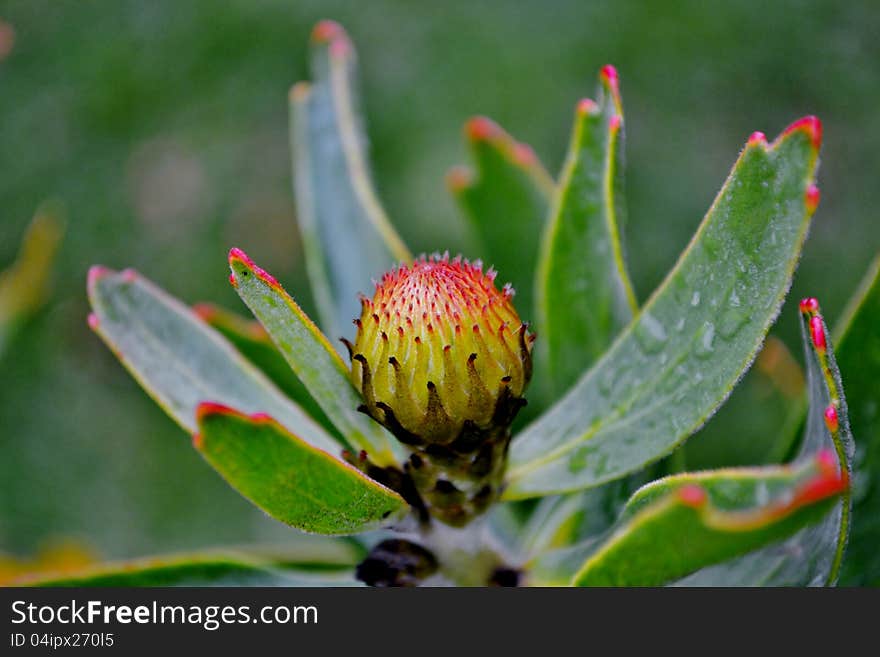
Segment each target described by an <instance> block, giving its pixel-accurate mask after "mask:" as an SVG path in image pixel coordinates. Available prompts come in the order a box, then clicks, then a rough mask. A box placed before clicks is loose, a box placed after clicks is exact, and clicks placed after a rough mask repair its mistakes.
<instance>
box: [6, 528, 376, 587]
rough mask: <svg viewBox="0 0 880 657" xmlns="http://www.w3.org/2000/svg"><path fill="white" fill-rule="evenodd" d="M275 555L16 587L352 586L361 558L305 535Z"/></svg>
mask: <svg viewBox="0 0 880 657" xmlns="http://www.w3.org/2000/svg"><path fill="white" fill-rule="evenodd" d="M309 538H310V539H319V540H308V541H302V538H300V541H299V542H303V543H304V545H303V546H293V547H292V548H291V547H285V548H283V549H280V550H278V551H277V552H272V551H266V550H254V549H250V550H247V549H241V550H236V549H224V550H212V551H207V552H202V553H194V554H179V555H168V556H159V557H151V558H144V559H134V560H131V561H123V562H117V563H105V564H99V565H95V566H89V567H86V568H84V569H82V570H80V571H77V572H74V573H69V574H64V575H60V576H52V575H48V576H47V575H35V576H30V577H22V578H20V579H18V580H16V581H15V582H14V584H15V585H17V586H89V587H96V586H100V587H108V586H352V585H356V584H357V582H355V580H354V578H353V577H352V573H353V567H354V565H355V564H356V563H357V561H358V560H359V559H360V558H361V557H362V555H361V554H360V551H359V550H358V549H357V548H356V547H355V546H353V545H351V544H350V543H346V542H344V541H342V540H340V539H331V538H327V537H309Z"/></svg>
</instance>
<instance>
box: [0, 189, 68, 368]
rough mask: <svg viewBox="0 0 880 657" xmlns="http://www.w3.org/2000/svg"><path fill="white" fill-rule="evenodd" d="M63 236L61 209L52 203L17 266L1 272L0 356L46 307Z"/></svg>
mask: <svg viewBox="0 0 880 657" xmlns="http://www.w3.org/2000/svg"><path fill="white" fill-rule="evenodd" d="M63 234H64V221H63V219H62V215H61V211H60V209H59V208H58V207H57V206H56V205H55V204H52V203H46V204H44V205H42V206H41V207H40V208H39V209H38V210H37V213H36V214H35V215H34V218H33V219H32V220H31V223H30V225H29V226H28V228H27V231H26V232H25V234H24V237H23V238H22V240H21V246H20V248H19V252H18V257H17V258H16V259H15V262H13V263H12V264H11V265H10V266H9V267H8V268H7V269H5V270H3V271H2V272H0V353H2V352H3V349H4V348H5V346H6V343H7V342H8V340H9V338H10V337H11V335H12V334H13V332H14V331H15V330H16V329H17V328H18V326H19V325H20V324H21V323H22V322H23V321H25V320H26V319H27V318H28V317H29V316H31V315H32V314H33V313H35V312H36V311H37V310H39V308H40V307H41V306H42V305H43V303H45V301H46V298H47V297H48V295H49V275H50V273H51V269H52V263H53V261H54V260H55V253H56V251H57V250H58V245H59V243H60V242H61V237H62V236H63Z"/></svg>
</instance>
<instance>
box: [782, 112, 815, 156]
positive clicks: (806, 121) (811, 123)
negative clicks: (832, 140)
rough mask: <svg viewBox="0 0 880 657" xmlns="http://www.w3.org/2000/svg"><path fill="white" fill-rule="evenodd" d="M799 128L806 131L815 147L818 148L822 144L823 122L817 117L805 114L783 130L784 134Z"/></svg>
mask: <svg viewBox="0 0 880 657" xmlns="http://www.w3.org/2000/svg"><path fill="white" fill-rule="evenodd" d="M798 130H801V131H803V132H805V133H806V134H807V135H808V136H809V138H810V143H812V144H813V147H814V148H816V149H818V148H819V147H820V146H821V145H822V122H821V121H820V120H819V119H818V118H817V117H815V116H805V117H803V118H802V119H798V120H797V121H795V122H794V123H792V124H791V125H790V126H788V127H787V128H786V129H785V130H783V132H782V134H783V136H785V135H789V134H791V133H793V132H797V131H798Z"/></svg>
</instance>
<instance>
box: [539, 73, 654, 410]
mask: <svg viewBox="0 0 880 657" xmlns="http://www.w3.org/2000/svg"><path fill="white" fill-rule="evenodd" d="M600 80H601V86H600V89H599V100H598V103H596V102H593V101H591V100H589V99H585V100H582V101H581V102H580V103H579V104H578V107H577V111H576V113H575V123H574V132H573V134H572V137H571V144H570V145H569V149H568V157H567V159H566V162H565V166H564V168H563V172H562V180H561V182H560V191H559V195H558V196H557V198H556V202H555V205H554V208H553V213H552V215H551V219H550V224H549V226H548V230H547V233H546V235H545V237H544V242H543V246H542V249H541V256H540V262H539V265H538V282H537V291H538V305H537V310H538V333H539V334H540V336H541V340H540V342H539V343H538V344H537V345H536V346H537V348H538V358H537V367H538V368H539V369H538V371H537V375H536V379H538V380H547V381H549V382H550V386H549V387H550V389H551V392H552V393H553V398H558V397H559V396H560V395H561V394H562V393H564V392H565V391H566V390H568V389H569V388H570V387H571V386H572V384H574V382H575V381H577V379H578V378H579V377H580V376H581V375H582V374H583V373H584V372H585V371H586V369H587V368H588V367H589V366H590V365H592V364H593V362H595V361H596V360H597V359H598V358H599V357H600V356H601V355H602V354H603V353H605V351H606V350H607V349H608V347H609V345H610V344H611V341H612V340H613V339H614V338H615V337H616V336H617V335H618V334H619V333H620V331H621V330H622V329H623V328H624V327H625V326H626V325H627V324H629V322H630V320H632V317H633V315H634V314H635V312H636V311H637V309H638V305H637V303H636V298H635V294H634V293H633V290H632V284H631V283H630V280H629V275H628V274H627V271H626V264H625V263H624V255H623V246H622V244H621V237H620V234H619V229H620V228H619V227H620V224H622V218H623V212H624V208H623V157H622V156H623V109H622V107H621V102H620V93H619V90H618V86H617V84H618V83H617V72H616V71H615V70H614V68H613V67H610V66H606V67H605V68H603V69H602V73H601V75H600Z"/></svg>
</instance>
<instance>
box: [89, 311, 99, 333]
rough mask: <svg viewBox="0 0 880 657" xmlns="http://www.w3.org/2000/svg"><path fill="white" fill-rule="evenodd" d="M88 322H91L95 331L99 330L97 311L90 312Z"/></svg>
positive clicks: (90, 324) (91, 326) (90, 325)
mask: <svg viewBox="0 0 880 657" xmlns="http://www.w3.org/2000/svg"><path fill="white" fill-rule="evenodd" d="M88 322H89V328H90V329H92V330H93V331H97V330H98V324H99V321H98V316H97V315H96V314H95V313H89V319H88Z"/></svg>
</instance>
